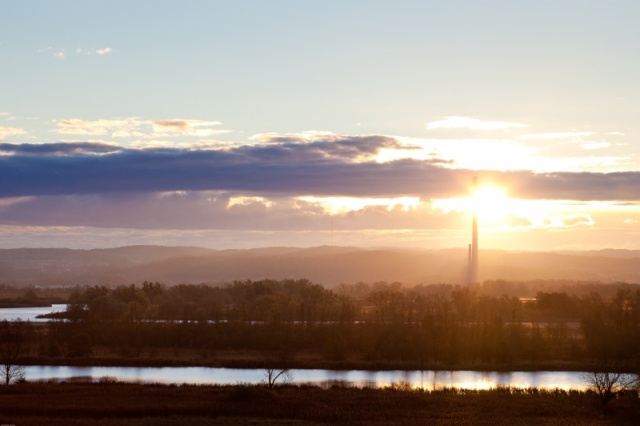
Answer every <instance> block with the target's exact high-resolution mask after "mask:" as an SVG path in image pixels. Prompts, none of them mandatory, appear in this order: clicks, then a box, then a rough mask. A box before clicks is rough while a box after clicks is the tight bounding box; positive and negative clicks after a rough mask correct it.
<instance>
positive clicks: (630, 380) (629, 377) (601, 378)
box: [582, 368, 640, 411]
mask: <svg viewBox="0 0 640 426" xmlns="http://www.w3.org/2000/svg"><path fill="white" fill-rule="evenodd" d="M582 380H583V382H585V383H586V384H587V385H589V387H590V388H591V389H593V390H594V391H595V392H596V393H597V394H598V397H599V398H600V403H601V404H602V409H603V410H605V411H607V410H608V409H609V402H611V400H612V399H613V398H615V397H616V396H617V395H618V394H619V393H621V392H624V391H627V390H631V389H635V388H637V387H638V386H639V385H640V381H639V378H638V375H637V374H629V373H619V372H615V373H613V372H609V371H607V370H604V371H603V369H602V368H599V369H596V370H594V371H592V372H590V373H585V374H584V375H583V376H582Z"/></svg>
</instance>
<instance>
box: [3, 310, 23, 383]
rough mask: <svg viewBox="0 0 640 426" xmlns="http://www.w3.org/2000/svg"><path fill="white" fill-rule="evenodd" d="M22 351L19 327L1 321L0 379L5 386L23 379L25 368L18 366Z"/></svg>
mask: <svg viewBox="0 0 640 426" xmlns="http://www.w3.org/2000/svg"><path fill="white" fill-rule="evenodd" d="M23 349H24V346H23V339H22V330H21V327H20V325H18V324H10V323H9V322H7V321H3V322H2V334H1V335H0V379H2V380H4V383H5V384H6V385H8V384H9V383H11V382H12V381H13V382H17V381H20V380H24V378H25V367H24V365H20V364H18V361H19V359H20V356H21V355H22V352H23Z"/></svg>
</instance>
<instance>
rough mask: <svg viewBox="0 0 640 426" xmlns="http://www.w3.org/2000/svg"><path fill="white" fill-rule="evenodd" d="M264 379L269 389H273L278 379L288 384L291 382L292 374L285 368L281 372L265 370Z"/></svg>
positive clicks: (271, 369) (270, 369)
mask: <svg viewBox="0 0 640 426" xmlns="http://www.w3.org/2000/svg"><path fill="white" fill-rule="evenodd" d="M264 377H265V380H266V382H267V386H268V387H269V389H273V387H274V386H275V385H276V382H277V381H278V380H279V379H282V381H283V382H284V383H290V382H292V381H293V373H292V372H291V370H289V369H288V368H285V369H283V370H278V369H274V368H265V369H264Z"/></svg>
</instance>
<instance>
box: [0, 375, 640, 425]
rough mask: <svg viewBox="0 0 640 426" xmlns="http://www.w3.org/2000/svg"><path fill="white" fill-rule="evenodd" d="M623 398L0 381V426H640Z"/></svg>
mask: <svg viewBox="0 0 640 426" xmlns="http://www.w3.org/2000/svg"><path fill="white" fill-rule="evenodd" d="M639 421H640V400H639V399H638V396H637V394H632V395H626V396H624V397H621V398H618V399H616V400H614V401H613V402H612V403H611V412H610V413H607V414H606V415H605V414H604V413H603V412H602V410H601V409H600V406H599V402H598V399H597V397H596V395H594V394H593V393H589V392H587V393H584V392H568V393H567V392H564V391H551V392H546V391H538V390H535V389H530V390H524V391H518V390H513V389H511V390H510V389H497V390H490V391H459V390H458V391H456V390H443V391H437V392H425V391H417V390H410V389H407V388H405V387H404V386H402V385H401V384H400V385H395V386H392V387H390V388H386V389H369V388H364V389H362V388H342V387H334V388H330V389H322V388H319V387H312V386H308V387H298V386H279V387H277V389H275V390H270V389H268V388H267V387H265V386H246V385H235V386H191V385H184V386H167V385H140V384H126V383H25V384H19V385H11V386H0V424H15V425H20V426H25V425H40V424H47V425H84V424H98V425H107V424H108V425H111V424H116V425H117V424H123V425H124V424H127V425H129V424H132V425H235V424H271V425H318V424H345V425H346V424H349V425H383V424H385V425H386V424H394V425H423V424H440V425H464V424H467V425H482V424H491V425H495V424H505V425H506V424H509V425H551V424H554V425H555V424H567V425H573V424H575V425H608V424H638V422H639Z"/></svg>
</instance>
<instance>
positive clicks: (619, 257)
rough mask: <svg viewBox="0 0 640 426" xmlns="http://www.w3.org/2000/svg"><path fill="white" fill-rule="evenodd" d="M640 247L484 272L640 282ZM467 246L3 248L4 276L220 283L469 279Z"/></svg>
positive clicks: (557, 256) (505, 258)
mask: <svg viewBox="0 0 640 426" xmlns="http://www.w3.org/2000/svg"><path fill="white" fill-rule="evenodd" d="M639 258H640V251H632V250H600V251H590V252H573V251H572V252H563V253H558V252H510V251H504V250H483V251H481V252H480V279H481V280H486V279H506V280H522V281H524V280H536V279H571V280H580V281H601V282H618V281H626V282H640V260H639ZM466 263H467V250H465V249H434V250H426V249H413V250H411V249H393V248H380V249H363V248H355V247H330V246H320V247H311V248H293V247H273V248H259V249H233V250H214V249H206V248H199V247H164V246H128V247H120V248H112V249H93V250H72V249H55V248H49V249H4V250H0V283H7V284H12V283H13V284H32V285H95V284H111V285H115V284H129V283H140V282H142V281H159V282H162V283H166V284H177V283H200V282H205V283H221V282H229V281H233V280H244V279H254V280H256V279H263V278H274V279H282V278H308V279H310V280H312V281H314V282H319V283H322V284H326V285H335V284H338V283H341V282H344V283H354V282H359V281H362V282H370V283H371V282H376V281H388V282H393V281H399V282H402V283H406V284H432V283H463V282H464V277H465V272H466Z"/></svg>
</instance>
